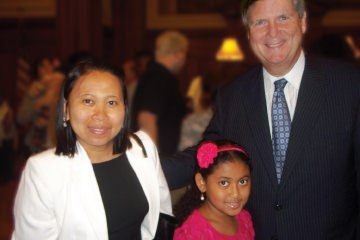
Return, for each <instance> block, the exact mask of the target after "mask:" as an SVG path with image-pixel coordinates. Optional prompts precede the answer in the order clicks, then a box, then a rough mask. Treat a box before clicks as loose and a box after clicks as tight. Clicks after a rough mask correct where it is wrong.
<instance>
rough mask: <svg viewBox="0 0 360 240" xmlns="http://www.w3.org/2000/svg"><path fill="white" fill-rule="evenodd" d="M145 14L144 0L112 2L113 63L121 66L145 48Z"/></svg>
mask: <svg viewBox="0 0 360 240" xmlns="http://www.w3.org/2000/svg"><path fill="white" fill-rule="evenodd" d="M145 13H146V0H133V1H116V0H115V1H113V25H114V43H113V44H114V51H113V60H114V63H116V64H118V65H121V64H122V63H123V62H124V61H126V60H128V59H132V58H133V57H134V55H135V53H136V52H137V51H139V50H142V49H144V48H147V47H146V41H147V39H146V31H145V23H146V22H145V21H146V14H145ZM150 50H151V49H150Z"/></svg>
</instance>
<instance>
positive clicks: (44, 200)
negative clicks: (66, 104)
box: [12, 132, 172, 240]
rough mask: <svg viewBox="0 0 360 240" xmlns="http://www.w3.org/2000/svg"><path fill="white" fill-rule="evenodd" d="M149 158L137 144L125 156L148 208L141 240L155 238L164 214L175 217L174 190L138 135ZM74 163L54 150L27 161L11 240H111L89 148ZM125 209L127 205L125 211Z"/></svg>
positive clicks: (151, 145) (149, 145) (146, 138)
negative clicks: (160, 217) (161, 215)
mask: <svg viewBox="0 0 360 240" xmlns="http://www.w3.org/2000/svg"><path fill="white" fill-rule="evenodd" d="M137 135H138V136H139V138H140V139H141V141H142V142H143V144H144V146H145V148H146V151H147V155H148V157H147V158H145V157H144V155H143V152H142V149H141V147H140V146H139V145H138V144H137V143H136V142H135V141H134V140H133V139H132V140H131V141H132V144H133V147H132V148H131V149H130V150H128V151H126V155H127V157H128V159H129V162H130V164H131V166H132V168H133V169H134V171H135V173H136V175H137V177H138V179H139V181H140V183H141V186H142V188H143V190H144V193H145V196H146V198H147V201H148V204H149V212H148V213H147V215H146V216H145V218H144V220H143V222H142V224H141V236H142V239H153V238H154V235H155V232H156V227H157V223H158V218H159V213H160V212H163V213H167V214H170V215H172V209H171V200H170V193H169V188H168V185H167V183H166V180H165V177H164V174H163V171H162V168H161V165H160V161H159V156H158V153H157V150H156V147H155V145H154V143H153V142H152V141H151V139H150V137H149V136H148V135H146V134H145V133H144V132H137ZM77 149H78V153H77V154H75V156H74V158H69V157H66V156H57V155H55V153H54V149H51V150H47V151H44V152H42V153H40V154H37V155H35V156H32V157H30V158H29V159H28V161H27V164H26V166H25V169H24V171H23V173H22V176H21V180H20V183H19V187H18V190H17V195H16V198H15V206H14V215H15V230H14V232H13V235H12V240H21V239H29V240H34V239H36V240H45V239H46V240H51V239H64V240H71V239H86V240H92V239H94V240H95V239H97V240H107V239H108V231H107V223H106V215H105V210H104V206H103V202H102V199H101V195H100V191H99V187H98V185H97V180H96V177H95V174H94V171H93V168H92V165H91V162H90V159H89V158H88V156H87V154H86V152H85V150H84V148H83V147H82V146H81V145H80V144H79V143H77ZM124 207H126V206H124Z"/></svg>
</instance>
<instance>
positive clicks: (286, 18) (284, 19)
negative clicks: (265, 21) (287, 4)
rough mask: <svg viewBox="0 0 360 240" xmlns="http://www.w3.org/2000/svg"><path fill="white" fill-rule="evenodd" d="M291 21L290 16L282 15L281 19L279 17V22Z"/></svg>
mask: <svg viewBox="0 0 360 240" xmlns="http://www.w3.org/2000/svg"><path fill="white" fill-rule="evenodd" d="M288 19H289V17H288V16H285V15H281V16H280V17H279V20H280V21H286V20H288Z"/></svg>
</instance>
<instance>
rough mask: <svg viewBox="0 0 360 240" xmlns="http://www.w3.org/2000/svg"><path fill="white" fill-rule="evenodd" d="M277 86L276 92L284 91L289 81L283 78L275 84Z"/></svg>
mask: <svg viewBox="0 0 360 240" xmlns="http://www.w3.org/2000/svg"><path fill="white" fill-rule="evenodd" d="M274 84H275V92H279V91H283V90H284V88H285V86H286V84H287V81H286V79H285V78H282V79H279V80H276V81H275V82H274Z"/></svg>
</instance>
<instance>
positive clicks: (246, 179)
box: [239, 178, 249, 185]
mask: <svg viewBox="0 0 360 240" xmlns="http://www.w3.org/2000/svg"><path fill="white" fill-rule="evenodd" d="M248 182H249V179H248V178H243V179H240V181H239V184H240V185H246V184H247V183H248Z"/></svg>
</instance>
